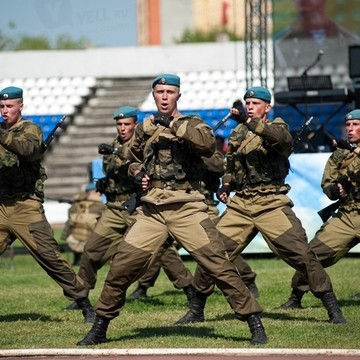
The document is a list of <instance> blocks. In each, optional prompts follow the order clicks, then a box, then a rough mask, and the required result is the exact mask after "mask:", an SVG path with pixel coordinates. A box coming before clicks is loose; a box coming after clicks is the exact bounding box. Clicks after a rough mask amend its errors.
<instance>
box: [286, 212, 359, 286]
mask: <svg viewBox="0 0 360 360" xmlns="http://www.w3.org/2000/svg"><path fill="white" fill-rule="evenodd" d="M359 238H360V216H359V211H358V210H355V211H339V212H337V213H336V214H335V215H334V216H333V217H332V218H330V219H329V220H328V221H327V222H326V223H325V224H323V226H322V227H321V228H320V229H319V231H318V232H317V233H316V234H315V237H314V238H313V239H312V240H311V241H310V243H309V246H310V248H311V250H312V251H313V252H314V253H315V255H316V257H317V259H318V260H319V262H320V263H321V265H322V266H323V267H328V266H331V265H334V264H336V263H337V262H338V261H339V260H340V259H341V258H343V257H344V256H345V255H346V254H347V253H348V252H349V251H350V250H351V249H352V248H353V247H354V246H356V245H357V244H359V242H360V240H359ZM291 286H292V287H293V288H294V289H299V290H301V291H304V292H306V291H309V289H310V288H309V284H308V280H307V278H306V277H305V276H304V274H302V273H301V272H299V271H296V272H295V274H294V276H293V278H292V283H291Z"/></svg>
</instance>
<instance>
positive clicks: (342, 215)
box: [281, 109, 360, 310]
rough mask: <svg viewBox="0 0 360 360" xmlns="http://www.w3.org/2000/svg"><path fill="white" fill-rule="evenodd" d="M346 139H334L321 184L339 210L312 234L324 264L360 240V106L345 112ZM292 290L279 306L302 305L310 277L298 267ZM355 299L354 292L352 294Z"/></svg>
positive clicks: (316, 249) (334, 260) (327, 264)
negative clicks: (334, 148)
mask: <svg viewBox="0 0 360 360" xmlns="http://www.w3.org/2000/svg"><path fill="white" fill-rule="evenodd" d="M345 129H346V133H347V137H348V141H346V140H343V139H340V140H336V146H337V149H336V150H335V151H334V152H333V153H332V154H331V156H330V158H329V159H328V161H327V163H326V166H325V170H324V174H323V178H322V181H321V187H322V189H323V191H324V193H325V194H326V195H327V197H328V198H329V199H330V200H338V211H337V212H336V213H335V214H333V216H332V218H330V220H328V221H327V222H325V223H324V225H323V226H322V227H321V228H320V229H319V231H318V232H317V233H316V234H315V237H314V238H313V239H312V240H311V241H310V243H309V246H310V249H311V250H312V251H313V252H314V253H315V254H316V257H317V258H318V260H319V261H320V263H321V265H322V266H324V267H328V266H331V265H333V264H335V263H337V262H338V261H339V260H340V259H341V258H342V257H344V256H345V255H346V254H347V253H348V252H349V251H350V249H352V248H353V247H354V246H355V245H357V244H359V235H360V234H359V226H358V224H357V221H358V220H359V219H360V218H359V211H360V193H359V187H360V158H359V156H360V147H359V144H360V110H359V109H356V110H353V111H351V112H349V113H348V114H347V115H346V116H345ZM291 287H292V289H293V290H292V293H291V296H290V298H289V300H288V301H287V302H286V303H284V304H283V305H281V308H282V309H286V310H287V309H299V308H301V299H302V297H303V295H304V294H305V293H306V292H307V291H309V281H308V280H307V279H306V277H304V274H303V273H302V272H300V271H296V273H295V274H294V276H293V278H292V283H291ZM355 299H356V296H355Z"/></svg>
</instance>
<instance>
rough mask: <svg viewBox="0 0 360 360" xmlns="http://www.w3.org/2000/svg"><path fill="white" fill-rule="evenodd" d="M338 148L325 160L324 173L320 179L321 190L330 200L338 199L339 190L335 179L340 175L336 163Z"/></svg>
mask: <svg viewBox="0 0 360 360" xmlns="http://www.w3.org/2000/svg"><path fill="white" fill-rule="evenodd" d="M338 154H339V150H335V152H334V153H332V154H331V156H330V157H329V159H328V161H327V162H326V165H325V169H324V173H323V176H322V179H321V187H322V189H323V192H324V193H325V195H326V196H327V197H328V198H329V199H330V200H337V199H339V195H340V194H339V191H338V186H337V179H338V178H339V176H340V173H339V170H338V164H337V162H338V161H337V155H338Z"/></svg>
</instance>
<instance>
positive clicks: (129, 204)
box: [122, 191, 144, 215]
mask: <svg viewBox="0 0 360 360" xmlns="http://www.w3.org/2000/svg"><path fill="white" fill-rule="evenodd" d="M143 195H144V192H143V191H139V192H137V193H136V194H135V195H133V196H131V197H130V198H129V199H128V200H126V201H124V202H123V204H122V206H123V207H124V209H125V210H126V211H127V212H128V213H129V214H130V215H131V214H132V213H133V212H134V211H135V210H136V208H137V207H138V206H140V204H141V197H142V196H143Z"/></svg>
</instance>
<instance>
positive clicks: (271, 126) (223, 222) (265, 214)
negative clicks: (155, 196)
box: [178, 86, 345, 324]
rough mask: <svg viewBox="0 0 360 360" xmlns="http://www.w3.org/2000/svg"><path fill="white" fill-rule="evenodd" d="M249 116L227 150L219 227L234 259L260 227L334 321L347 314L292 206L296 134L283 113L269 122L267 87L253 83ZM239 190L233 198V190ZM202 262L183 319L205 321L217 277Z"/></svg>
mask: <svg viewBox="0 0 360 360" xmlns="http://www.w3.org/2000/svg"><path fill="white" fill-rule="evenodd" d="M244 100H245V103H246V110H247V115H245V116H244V114H240V113H239V110H238V109H236V108H232V109H231V111H232V113H234V114H235V115H237V116H238V122H239V125H238V126H237V127H236V128H235V129H234V130H233V132H232V134H231V136H230V139H229V142H228V150H227V156H226V157H227V164H226V172H225V175H224V176H223V179H222V187H221V188H220V189H219V191H218V197H219V199H220V200H221V201H222V202H224V203H227V209H226V211H225V213H224V214H223V216H222V217H221V219H220V221H219V223H218V225H217V228H218V230H219V231H220V233H222V236H223V239H224V243H225V246H226V248H228V247H229V244H230V245H231V244H233V245H232V246H231V247H232V248H235V250H234V251H233V252H232V253H230V260H233V259H234V258H235V257H236V256H237V254H239V253H241V251H242V250H243V249H245V248H246V246H247V245H248V244H249V243H250V242H251V240H252V239H253V238H254V237H255V236H256V235H257V234H258V233H259V232H260V233H261V234H262V235H263V238H264V240H265V241H266V242H267V244H268V246H269V247H270V249H271V250H272V251H273V252H274V253H275V254H276V255H277V256H279V257H280V258H281V259H283V260H284V261H285V262H286V263H288V264H289V265H290V266H292V267H293V268H295V269H296V270H298V271H299V272H300V273H301V274H303V275H304V276H305V277H306V278H307V279H308V281H309V286H310V289H311V291H312V293H313V294H314V295H315V296H316V297H318V298H320V299H321V300H322V302H323V304H324V306H325V308H326V309H327V311H328V314H329V319H330V322H332V323H343V322H345V319H344V317H343V315H342V313H341V310H340V308H339V306H338V303H337V300H336V297H335V294H334V292H333V289H332V284H331V281H330V278H329V276H328V275H327V273H326V272H325V270H324V268H323V267H322V266H321V264H320V263H319V261H318V260H317V258H316V256H315V254H314V253H313V252H312V251H311V249H310V248H309V246H308V243H307V237H306V233H305V230H304V229H303V227H302V225H301V222H300V220H299V219H298V218H297V217H296V215H295V214H294V212H293V211H292V209H291V208H292V206H293V203H292V201H291V200H290V199H289V198H288V196H287V195H286V194H287V193H288V191H289V189H290V187H289V185H287V184H286V183H285V178H286V176H287V174H288V171H289V160H288V157H289V155H290V154H291V152H292V144H293V139H292V137H291V135H290V132H289V130H288V126H287V124H286V123H285V122H284V121H283V120H282V119H280V118H276V119H275V120H274V121H270V120H269V119H268V118H267V114H268V112H269V111H270V109H271V105H270V102H271V94H270V92H269V91H268V89H266V88H264V87H261V86H259V87H252V88H250V89H248V90H247V91H246V93H245V95H244ZM231 191H235V195H234V196H233V197H232V198H229V195H230V192H231ZM199 270H201V268H200V267H197V269H196V271H195V275H194V282H193V285H194V291H193V297H192V302H191V306H190V310H189V311H188V313H187V314H186V315H185V316H184V317H183V318H181V319H180V320H179V321H178V323H182V324H183V323H189V322H198V321H204V307H205V303H206V298H207V296H208V295H209V294H211V292H212V289H213V284H212V281H210V279H209V277H207V276H206V274H204V272H202V271H199Z"/></svg>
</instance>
